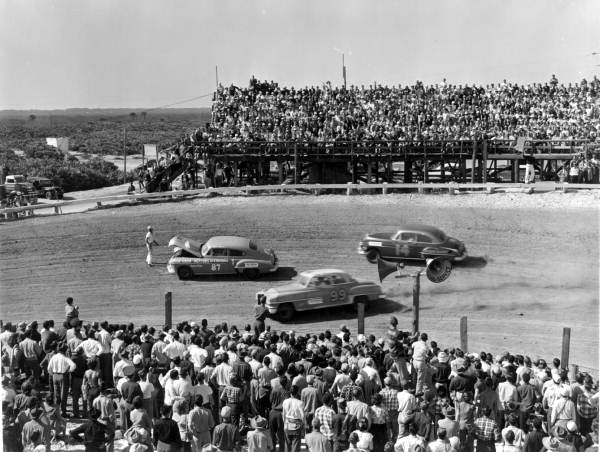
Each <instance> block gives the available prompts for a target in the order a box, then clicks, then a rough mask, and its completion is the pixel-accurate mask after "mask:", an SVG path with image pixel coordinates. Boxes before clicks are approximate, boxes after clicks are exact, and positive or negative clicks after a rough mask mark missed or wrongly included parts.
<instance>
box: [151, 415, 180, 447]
mask: <svg viewBox="0 0 600 452" xmlns="http://www.w3.org/2000/svg"><path fill="white" fill-rule="evenodd" d="M153 440H154V441H153V442H154V447H156V451H157V452H180V451H181V437H180V436H179V427H178V426H177V423H176V422H175V421H174V420H173V419H171V407H170V406H169V405H164V406H163V407H162V408H161V416H160V419H158V420H157V421H156V422H155V423H154V432H153Z"/></svg>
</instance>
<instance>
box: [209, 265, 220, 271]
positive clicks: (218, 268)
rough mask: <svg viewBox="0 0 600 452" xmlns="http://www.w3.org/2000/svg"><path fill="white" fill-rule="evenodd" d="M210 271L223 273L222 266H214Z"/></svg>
mask: <svg viewBox="0 0 600 452" xmlns="http://www.w3.org/2000/svg"><path fill="white" fill-rule="evenodd" d="M210 271H213V272H218V271H221V264H212V265H211V266H210Z"/></svg>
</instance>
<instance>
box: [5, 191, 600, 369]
mask: <svg viewBox="0 0 600 452" xmlns="http://www.w3.org/2000/svg"><path fill="white" fill-rule="evenodd" d="M468 196H469V198H471V199H470V200H469V201H468V202H465V199H466V198H464V197H462V196H455V197H450V196H448V195H440V196H437V197H432V196H429V199H430V200H431V199H434V198H435V201H433V202H432V201H429V200H427V199H426V198H427V196H425V197H423V196H421V197H420V196H411V195H391V196H386V197H383V196H353V197H346V196H333V195H328V196H320V197H312V196H287V197H284V196H269V197H251V198H245V197H239V198H212V199H196V200H191V201H183V202H178V203H165V204H151V205H143V206H135V207H124V208H116V209H106V210H98V211H93V212H87V213H79V214H70V215H63V216H52V217H36V218H32V219H26V220H24V221H18V222H10V223H3V224H0V231H1V233H0V249H1V251H2V253H1V256H0V259H1V267H0V268H1V270H0V308H1V311H2V312H1V314H2V318H3V319H10V320H13V321H15V320H17V321H21V320H32V319H38V320H43V319H47V318H53V319H55V320H62V316H63V312H64V311H63V304H64V300H65V298H66V297H67V296H69V295H70V296H73V297H74V298H75V300H76V303H77V304H79V306H80V309H81V318H82V319H84V320H86V321H96V320H104V319H107V320H108V321H109V322H112V323H126V322H129V321H132V322H135V323H136V324H142V323H147V324H151V325H157V326H158V325H160V324H162V323H163V321H164V293H165V292H166V291H171V292H172V293H173V311H174V313H173V317H174V321H175V322H178V321H182V320H196V321H197V320H200V319H201V318H207V319H208V320H209V322H210V324H214V323H216V322H221V321H228V322H230V323H233V324H237V325H238V326H241V327H243V325H245V324H246V323H249V321H250V318H251V312H252V305H253V300H254V295H255V293H256V291H257V290H259V289H261V288H268V287H270V286H273V285H277V284H282V283H284V282H286V281H288V280H289V279H290V278H291V277H292V276H293V275H294V272H295V271H302V270H305V269H312V268H323V267H334V268H335V267H337V268H342V269H345V270H347V271H349V272H350V273H351V274H352V275H354V276H356V277H359V278H363V279H369V280H373V281H377V280H378V276H377V267H376V266H375V265H371V264H369V263H367V261H366V260H365V258H364V257H363V256H359V255H358V254H357V252H356V249H357V243H358V240H359V239H360V238H361V237H362V235H363V234H364V233H365V232H367V231H372V232H380V231H386V230H389V231H391V230H394V228H395V225H397V224H399V223H402V222H405V221H411V222H421V223H429V224H434V225H437V226H439V227H440V228H442V229H443V230H445V231H446V232H447V233H448V234H450V235H452V236H455V237H457V238H459V239H462V240H464V241H465V243H466V245H467V249H468V251H469V254H470V255H471V256H477V257H486V259H487V265H486V266H485V267H484V268H459V269H456V270H455V271H454V272H453V273H452V275H451V276H450V278H449V279H448V280H447V281H446V282H444V283H442V284H433V283H431V282H429V281H427V280H426V279H425V278H422V282H421V330H422V331H427V332H429V333H430V338H432V339H434V340H437V341H438V343H439V344H440V345H441V346H442V347H448V346H453V345H458V344H459V319H460V317H461V316H463V315H466V316H468V322H469V323H468V328H469V351H475V352H478V351H480V350H485V351H489V352H491V353H494V354H497V353H501V352H502V351H504V350H510V351H511V352H513V353H523V354H528V355H530V356H531V357H532V358H537V357H540V356H542V357H544V358H546V359H548V358H552V357H554V356H560V350H561V339H562V328H563V327H571V328H572V332H571V362H572V363H577V364H580V365H582V366H585V367H587V368H592V369H598V368H599V366H598V272H599V268H598V267H599V264H598V262H599V259H598V243H599V241H598V234H599V224H598V210H597V206H598V204H597V202H598V200H597V196H596V197H594V198H590V200H592V202H590V203H589V204H587V203H584V205H587V207H585V206H583V207H581V206H580V207H577V208H553V207H545V206H543V207H542V208H540V209H534V208H531V207H523V206H522V205H519V203H518V202H515V206H516V207H515V208H506V205H504V206H503V207H502V208H498V207H497V206H495V205H494V202H493V199H494V198H493V197H495V196H504V195H492V196H488V197H486V195H481V194H477V195H468ZM522 196H527V195H522ZM535 196H542V195H535ZM555 196H558V195H555ZM472 197H475V198H472ZM538 199H539V200H540V203H541V201H542V198H538ZM548 199H550V198H544V202H545V203H546V204H547V202H548ZM517 201H518V199H517ZM551 204H552V199H550V205H551ZM147 224H152V225H153V226H154V227H155V231H156V238H157V240H158V242H159V243H160V244H161V245H163V246H161V247H158V249H157V251H156V253H155V260H156V261H157V262H160V263H162V264H165V263H166V261H167V259H168V257H169V250H168V249H167V247H166V246H164V245H166V244H167V242H168V240H169V238H170V237H171V236H173V235H174V234H176V233H180V234H183V235H187V236H189V237H193V238H198V239H203V238H207V237H209V236H211V235H221V234H232V235H245V236H248V237H252V238H255V239H256V240H257V241H258V242H259V243H260V244H262V245H264V246H268V247H272V248H274V249H275V250H276V252H277V254H278V256H279V258H280V262H281V265H282V266H283V268H282V269H281V270H280V271H279V273H278V274H275V275H272V276H269V277H266V278H263V279H260V280H258V281H246V280H243V279H241V278H237V277H235V278H233V277H226V278H219V279H196V280H193V281H185V282H184V281H179V280H178V279H177V278H176V277H175V276H173V275H169V274H167V272H166V269H165V266H164V265H157V266H155V267H153V268H147V267H146V265H145V263H144V258H145V247H144V244H143V238H144V234H145V228H146V225H147ZM383 287H384V290H385V291H386V294H387V300H386V301H383V302H381V303H380V304H378V305H377V306H375V307H373V308H372V309H371V310H370V311H369V312H368V317H367V319H366V330H367V331H366V332H367V333H374V334H376V335H378V334H382V333H383V331H384V330H385V325H386V324H387V320H388V318H389V316H390V315H392V314H393V315H396V316H397V317H398V318H399V320H400V325H401V327H403V328H404V329H410V324H411V319H412V313H411V312H410V309H411V304H412V286H411V281H410V279H402V280H397V279H394V278H393V277H388V279H386V281H385V282H384V284H383ZM270 323H271V324H272V325H273V326H274V328H276V329H278V328H280V327H281V325H280V324H279V323H278V322H275V321H270ZM341 323H347V324H348V325H349V326H350V328H351V329H352V330H353V331H355V329H356V321H355V316H354V314H353V313H352V312H351V311H349V310H346V309H337V310H327V311H314V312H312V313H304V314H300V315H297V317H296V319H295V320H294V321H293V322H292V323H290V324H287V325H286V326H285V328H286V329H295V330H297V331H302V332H308V331H311V332H315V333H319V332H322V331H324V330H325V329H327V328H329V329H332V330H335V331H337V328H339V326H340V324H341Z"/></svg>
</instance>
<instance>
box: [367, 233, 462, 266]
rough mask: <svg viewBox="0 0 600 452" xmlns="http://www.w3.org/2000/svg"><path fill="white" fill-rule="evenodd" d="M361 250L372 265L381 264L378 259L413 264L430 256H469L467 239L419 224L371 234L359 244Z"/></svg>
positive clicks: (440, 257)
mask: <svg viewBox="0 0 600 452" xmlns="http://www.w3.org/2000/svg"><path fill="white" fill-rule="evenodd" d="M358 253H359V254H364V255H365V256H366V257H367V260H368V261H369V262H371V263H372V264H376V263H377V258H381V259H383V260H386V261H404V262H406V263H410V261H415V262H419V261H427V260H429V259H444V260H447V261H450V262H455V261H462V260H464V259H465V258H466V257H467V249H466V248H465V245H464V243H463V242H461V241H460V240H457V239H455V238H452V237H448V236H447V235H446V234H445V233H444V232H443V231H441V230H440V229H438V228H435V227H433V226H425V225H418V224H407V225H404V226H401V227H400V228H399V229H398V230H397V231H396V232H394V233H389V232H385V233H376V234H367V235H366V236H365V237H364V238H363V239H362V240H361V241H360V243H359V245H358Z"/></svg>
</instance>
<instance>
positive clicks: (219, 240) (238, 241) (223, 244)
mask: <svg viewBox="0 0 600 452" xmlns="http://www.w3.org/2000/svg"><path fill="white" fill-rule="evenodd" d="M206 245H207V246H208V247H209V248H240V249H248V248H250V239H247V238H245V237H237V236H235V235H218V236H215V237H211V238H210V239H208V241H207V242H206Z"/></svg>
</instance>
